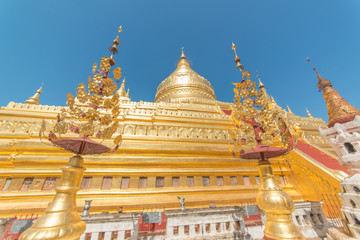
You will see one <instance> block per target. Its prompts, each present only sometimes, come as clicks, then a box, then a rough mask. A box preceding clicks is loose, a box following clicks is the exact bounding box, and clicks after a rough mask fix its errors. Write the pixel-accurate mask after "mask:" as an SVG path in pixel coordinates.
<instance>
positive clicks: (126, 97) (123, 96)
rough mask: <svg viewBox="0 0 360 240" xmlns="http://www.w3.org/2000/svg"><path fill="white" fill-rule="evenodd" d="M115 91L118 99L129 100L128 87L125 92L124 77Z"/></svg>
mask: <svg viewBox="0 0 360 240" xmlns="http://www.w3.org/2000/svg"><path fill="white" fill-rule="evenodd" d="M116 93H117V94H119V97H120V100H130V96H129V89H128V91H127V92H126V90H125V78H124V80H123V81H122V83H121V86H120V88H119V90H117V92H116Z"/></svg>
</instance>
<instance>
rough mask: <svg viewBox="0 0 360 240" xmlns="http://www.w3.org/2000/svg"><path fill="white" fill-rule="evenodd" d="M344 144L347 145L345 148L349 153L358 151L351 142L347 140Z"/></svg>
mask: <svg viewBox="0 0 360 240" xmlns="http://www.w3.org/2000/svg"><path fill="white" fill-rule="evenodd" d="M344 146H345V149H346V151H347V152H348V153H354V152H356V149H355V147H354V145H352V144H351V143H349V142H346V143H344Z"/></svg>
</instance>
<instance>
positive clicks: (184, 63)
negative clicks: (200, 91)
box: [177, 47, 190, 68]
mask: <svg viewBox="0 0 360 240" xmlns="http://www.w3.org/2000/svg"><path fill="white" fill-rule="evenodd" d="M177 67H178V68H180V67H189V68H190V64H189V62H188V61H187V60H186V57H185V53H184V47H182V48H181V56H180V61H179V62H178V65H177Z"/></svg>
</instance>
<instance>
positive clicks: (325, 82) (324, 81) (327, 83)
mask: <svg viewBox="0 0 360 240" xmlns="http://www.w3.org/2000/svg"><path fill="white" fill-rule="evenodd" d="M306 61H308V63H310V65H311V67H312V69H313V70H314V71H315V72H316V75H317V77H318V84H317V87H318V89H319V92H320V91H321V90H322V89H323V88H325V87H331V86H332V83H331V82H330V81H329V80H327V79H325V78H323V77H321V76H320V74H319V73H318V71H317V70H316V68H315V67H314V66H313V65H312V64H311V61H310V58H306Z"/></svg>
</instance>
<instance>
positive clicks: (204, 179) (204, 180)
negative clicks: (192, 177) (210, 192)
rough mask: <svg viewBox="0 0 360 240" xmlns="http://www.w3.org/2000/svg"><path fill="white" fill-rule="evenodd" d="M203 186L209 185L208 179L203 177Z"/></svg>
mask: <svg viewBox="0 0 360 240" xmlns="http://www.w3.org/2000/svg"><path fill="white" fill-rule="evenodd" d="M202 179H203V186H209V185H210V178H209V177H208V176H203V177H202Z"/></svg>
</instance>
